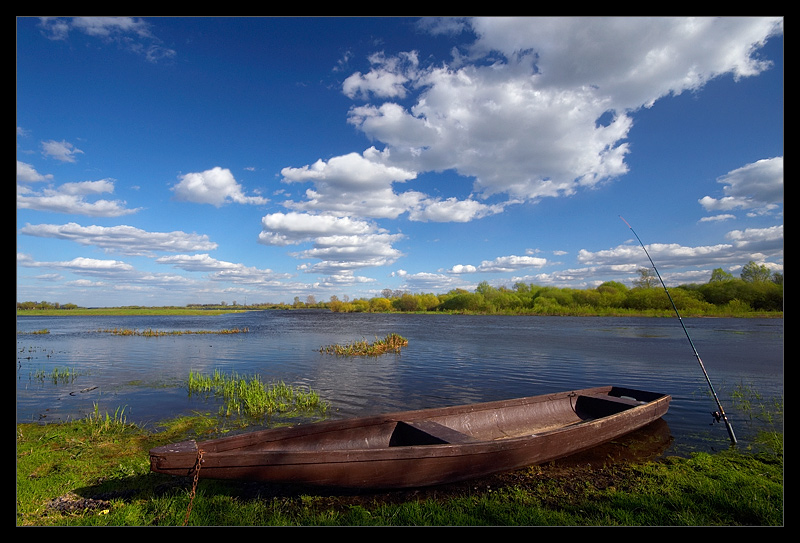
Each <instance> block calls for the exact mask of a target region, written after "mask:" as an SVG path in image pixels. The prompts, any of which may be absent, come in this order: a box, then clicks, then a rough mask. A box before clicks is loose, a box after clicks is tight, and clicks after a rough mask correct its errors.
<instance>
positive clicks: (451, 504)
mask: <svg viewBox="0 0 800 543" xmlns="http://www.w3.org/2000/svg"><path fill="white" fill-rule="evenodd" d="M217 424H219V422H218V420H217V419H215V418H214V417H200V416H198V417H196V418H184V419H180V420H174V421H169V422H167V423H164V425H163V427H160V428H158V429H157V430H158V431H155V430H156V429H153V430H150V431H148V430H147V429H145V428H140V427H137V426H134V425H131V424H128V423H127V422H126V421H125V419H124V416H123V414H122V413H120V412H117V413H115V414H113V415H105V416H100V415H99V414H97V413H95V414H94V415H93V416H90V417H87V418H86V419H85V420H79V421H72V422H65V423H59V424H51V425H38V424H21V425H18V426H17V504H16V509H17V512H16V517H17V520H16V522H17V525H18V526H22V525H25V526H86V525H92V526H180V525H183V524H184V523H185V522H186V523H188V524H189V525H204V526H218V525H236V526H252V525H269V526H458V525H460V526H482V525H485V526H496V525H511V526H523V525H526V526H528V525H530V526H620V525H621V526H741V525H748V526H780V525H783V523H784V517H783V511H784V502H783V453H782V450H770V452H749V451H740V452H735V451H723V452H719V453H716V454H713V455H712V454H705V453H702V454H697V455H695V456H693V457H691V458H668V459H666V460H661V461H650V462H645V463H628V464H613V465H609V466H603V465H591V464H585V463H580V464H579V463H575V462H572V463H571V462H570V461H569V460H565V461H562V462H556V463H551V464H547V465H544V466H536V467H532V468H528V469H525V470H519V471H515V472H511V473H506V474H501V475H498V476H494V477H490V478H484V479H480V480H477V481H469V482H466V483H462V484H454V485H447V486H442V487H436V488H432V489H418V490H409V491H396V492H383V493H354V492H347V493H342V492H320V491H319V490H313V489H302V488H294V487H285V486H278V485H261V484H255V483H236V482H218V481H210V480H201V481H200V482H199V484H198V487H197V490H196V495H195V496H194V498H193V499H192V495H191V490H192V487H191V481H190V480H188V479H181V478H173V477H169V476H165V475H161V474H155V473H151V472H150V471H149V464H148V450H149V449H150V448H151V447H154V446H158V445H163V444H166V443H170V442H174V441H179V440H182V439H184V438H187V437H197V436H204V437H203V438H205V436H209V435H212V434H215V433H218V432H219V431H220V428H219V427H218V426H217ZM190 507H191V510H190ZM189 512H190V514H188V518H187V513H189Z"/></svg>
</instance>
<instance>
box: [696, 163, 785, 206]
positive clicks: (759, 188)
mask: <svg viewBox="0 0 800 543" xmlns="http://www.w3.org/2000/svg"><path fill="white" fill-rule="evenodd" d="M717 182H718V183H720V184H722V185H725V186H724V188H723V194H724V196H723V197H721V198H713V197H711V196H704V197H703V198H701V199H700V200H699V202H700V205H702V206H703V207H704V208H705V209H706V210H708V211H731V210H734V209H747V210H751V211H753V212H756V213H763V212H768V211H771V210H774V209H776V208H777V207H779V206H781V205H782V204H783V157H775V158H769V159H764V160H759V161H757V162H754V163H752V164H747V165H746V166H742V167H741V168H737V169H735V170H733V171H731V172H728V173H727V174H726V175H723V176H722V177H720V178H718V179H717Z"/></svg>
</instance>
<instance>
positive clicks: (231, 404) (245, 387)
mask: <svg viewBox="0 0 800 543" xmlns="http://www.w3.org/2000/svg"><path fill="white" fill-rule="evenodd" d="M187 388H188V390H189V394H190V395H193V394H205V395H210V396H214V397H218V398H221V399H222V400H223V405H222V407H221V408H220V414H221V415H223V416H225V417H230V416H232V415H242V416H244V417H247V418H251V419H256V420H260V419H263V418H264V417H267V416H270V415H275V414H280V415H284V416H292V415H298V414H301V413H314V414H317V415H323V414H325V412H326V411H327V409H328V406H327V404H326V403H325V402H324V401H322V399H321V398H320V397H319V394H317V393H316V392H314V391H313V390H310V391H305V390H301V389H299V388H297V387H293V386H290V385H287V384H286V383H284V382H283V381H278V382H276V383H272V384H269V385H267V384H265V383H263V382H262V381H261V378H260V377H259V376H258V375H253V376H240V375H238V374H236V373H233V374H230V375H225V374H223V373H222V372H221V371H219V370H214V373H213V374H211V375H209V374H204V373H195V372H193V371H192V372H189V379H188V382H187Z"/></svg>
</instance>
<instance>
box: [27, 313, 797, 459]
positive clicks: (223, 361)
mask: <svg viewBox="0 0 800 543" xmlns="http://www.w3.org/2000/svg"><path fill="white" fill-rule="evenodd" d="M683 321H684V324H685V325H686V327H687V330H688V331H689V334H690V336H691V338H692V341H693V342H694V345H695V347H696V348H697V351H698V353H699V354H700V356H701V357H702V361H703V363H704V365H705V368H706V370H707V371H708V374H709V376H710V379H711V382H712V384H713V386H714V388H715V390H716V392H717V394H718V396H719V397H720V400H721V401H723V407H724V408H725V410H726V412H727V413H728V416H729V418H730V420H731V422H732V424H733V427H734V430H735V431H736V435H737V438H739V441H740V444H745V443H746V442H747V440H748V439H750V438H751V437H752V432H754V431H755V429H754V428H753V425H752V423H751V421H750V420H749V417H748V414H747V413H739V412H737V411H736V410H735V409H734V408H733V406H732V404H731V403H730V402H729V401H728V399H729V398H730V394H731V392H733V391H734V390H735V389H736V388H737V386H739V385H744V386H746V387H748V388H752V389H755V390H757V391H758V392H759V393H761V394H762V395H763V396H765V397H768V398H769V397H782V395H783V320H782V319H683ZM112 328H125V329H135V330H139V331H144V330H147V329H154V330H162V331H175V330H181V331H182V330H194V331H205V330H215V331H219V330H223V329H232V328H247V329H248V332H247V333H243V334H228V335H217V334H215V335H176V336H162V337H141V336H114V335H110V334H108V333H101V332H98V330H107V329H112ZM42 329H47V330H49V333H48V334H43V335H33V334H30V333H29V332H32V331H35V330H42ZM17 330H18V332H19V333H18V334H17V392H16V401H17V404H16V405H17V422H31V421H40V420H41V421H59V420H67V419H71V418H72V419H74V418H80V417H83V416H85V415H86V414H88V413H91V412H93V411H94V409H95V406H97V407H98V409H99V410H100V412H101V413H106V412H108V413H114V412H115V410H117V409H118V408H121V407H122V408H124V413H125V415H126V418H127V420H128V421H130V422H136V423H139V424H152V423H156V422H158V421H160V420H165V419H166V418H171V417H173V416H178V415H184V414H191V413H193V412H196V411H201V412H216V410H217V406H215V405H214V404H211V403H209V402H208V401H206V400H201V399H198V398H190V397H189V395H188V393H187V390H186V387H185V383H186V379H187V377H188V374H189V372H190V371H195V372H197V371H200V372H208V373H212V372H213V371H214V370H215V369H219V370H221V371H223V372H236V373H238V374H240V375H254V374H257V375H259V376H260V377H261V378H262V380H264V381H266V382H270V381H283V382H285V383H287V384H292V385H297V386H300V385H302V386H306V387H310V388H311V389H313V390H314V391H316V392H318V393H319V394H320V395H321V396H322V398H323V399H324V400H325V401H326V402H328V403H329V404H330V405H331V412H330V416H331V417H334V418H344V417H352V416H361V415H370V414H377V413H381V412H387V411H399V410H406V409H421V408H428V407H440V406H446V405H454V404H463V403H471V402H481V401H491V400H499V399H507V398H513V397H518V396H530V395H536V394H544V393H548V392H558V391H562V390H569V389H575V388H584V387H591V386H600V385H606V384H613V385H620V386H628V387H633V388H643V389H646V390H652V391H655V392H663V393H667V394H670V395H672V397H673V401H672V404H671V407H670V411H669V413H668V414H667V415H666V417H665V418H664V421H665V422H666V424H667V426H668V428H669V433H670V434H671V440H670V441H671V445H670V447H671V449H673V450H674V451H682V450H685V449H687V448H688V449H697V448H701V449H707V448H724V447H726V446H727V445H728V435H727V432H726V430H725V427H724V426H723V425H721V424H715V425H713V426H712V420H713V419H712V417H711V414H710V413H711V412H712V411H715V410H716V404H715V403H714V402H713V399H712V398H711V397H710V396H709V386H708V383H707V382H706V380H705V377H704V376H703V372H702V371H701V369H700V365H699V363H698V361H697V359H696V358H695V355H694V353H693V351H692V348H691V346H690V344H689V342H688V340H687V338H686V335H685V334H684V332H683V329H682V328H681V326H680V323H679V321H678V320H677V319H670V318H604V317H575V318H572V317H535V316H464V315H439V314H430V315H428V314H425V315H407V314H361V313H331V312H329V311H319V310H292V311H259V312H249V313H232V314H227V315H209V316H107V317H101V316H89V317H87V316H64V317H20V318H18V319H17ZM26 332H27V333H26ZM393 332H394V333H398V334H400V335H402V336H404V337H406V338H407V339H408V340H409V345H408V347H406V348H405V349H403V351H402V353H400V354H387V355H383V356H380V357H371V358H363V357H336V356H332V355H327V354H322V353H320V352H319V349H320V347H322V346H323V345H329V344H334V343H352V342H353V341H357V340H361V339H366V340H367V341H374V340H375V339H376V338H383V337H385V336H386V335H387V334H389V333H393ZM53 368H61V369H65V368H68V369H70V371H73V372H75V373H76V374H77V377H76V378H75V379H74V380H70V381H69V382H67V383H54V382H53V381H52V380H50V379H40V378H37V377H35V376H36V375H37V372H43V373H45V374H48V375H49V374H50V373H51V372H52V370H53Z"/></svg>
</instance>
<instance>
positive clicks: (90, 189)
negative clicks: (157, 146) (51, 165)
mask: <svg viewBox="0 0 800 543" xmlns="http://www.w3.org/2000/svg"><path fill="white" fill-rule="evenodd" d="M17 172H18V174H17V179H20V177H19V169H18V170H17ZM111 192H114V181H113V180H110V179H101V180H99V181H82V182H78V183H64V184H62V185H60V186H58V187H52V186H48V187H46V188H43V189H42V190H40V191H35V190H33V189H31V188H30V187H28V186H27V185H24V184H22V183H17V207H18V208H22V209H35V210H38V211H51V212H54V213H72V214H78V215H87V216H90V217H120V216H123V215H130V214H132V213H136V212H138V211H139V209H138V208H137V209H128V208H126V207H125V206H126V204H125V202H124V201H122V200H106V199H98V200H94V201H90V198H91V197H92V196H96V195H99V194H104V193H111Z"/></svg>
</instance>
